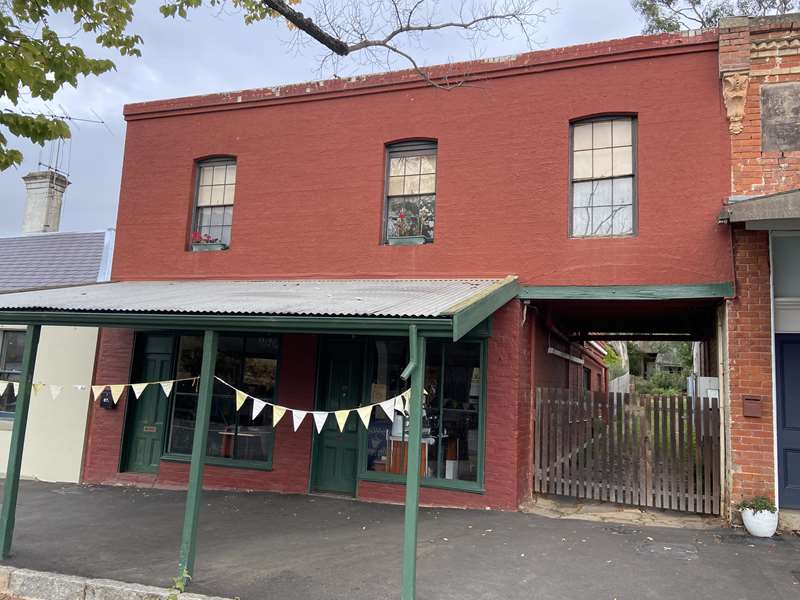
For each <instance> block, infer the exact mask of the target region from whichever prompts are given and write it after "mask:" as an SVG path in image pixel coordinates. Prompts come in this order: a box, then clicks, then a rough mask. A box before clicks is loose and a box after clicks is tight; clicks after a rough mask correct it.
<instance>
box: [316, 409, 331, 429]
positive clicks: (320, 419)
mask: <svg viewBox="0 0 800 600" xmlns="http://www.w3.org/2000/svg"><path fill="white" fill-rule="evenodd" d="M312 414H313V415H314V424H315V425H316V426H317V433H322V428H323V427H325V421H327V420H328V413H327V412H325V411H322V410H315V411H313V412H312Z"/></svg>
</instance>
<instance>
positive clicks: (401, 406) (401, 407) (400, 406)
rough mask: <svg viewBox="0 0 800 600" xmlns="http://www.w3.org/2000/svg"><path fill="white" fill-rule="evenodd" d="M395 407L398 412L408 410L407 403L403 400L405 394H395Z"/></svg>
mask: <svg viewBox="0 0 800 600" xmlns="http://www.w3.org/2000/svg"><path fill="white" fill-rule="evenodd" d="M394 409H395V410H396V411H397V412H400V413H404V412H406V405H405V403H404V402H403V395H402V394H400V395H399V396H395V398H394Z"/></svg>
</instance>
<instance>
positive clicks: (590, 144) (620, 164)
mask: <svg viewBox="0 0 800 600" xmlns="http://www.w3.org/2000/svg"><path fill="white" fill-rule="evenodd" d="M635 126H636V121H635V119H634V118H633V117H603V118H598V119H591V120H586V121H579V122H576V123H573V124H572V128H571V129H572V132H571V133H572V165H571V171H572V175H571V205H570V235H571V236H572V237H595V236H615V235H616V236H619V235H631V234H633V232H634V227H635V224H634V219H635V214H636V211H635V201H636V197H635V196H636V194H635V185H634V177H635V163H636V161H635V154H634V146H635Z"/></svg>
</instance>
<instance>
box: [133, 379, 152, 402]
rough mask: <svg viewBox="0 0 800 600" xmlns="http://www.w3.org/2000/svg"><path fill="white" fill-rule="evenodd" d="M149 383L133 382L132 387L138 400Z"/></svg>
mask: <svg viewBox="0 0 800 600" xmlns="http://www.w3.org/2000/svg"><path fill="white" fill-rule="evenodd" d="M147 385H148V384H146V383H132V384H131V389H132V390H133V395H134V396H135V397H136V399H137V400H138V399H139V396H141V395H142V392H143V391H144V390H145V388H146V387H147Z"/></svg>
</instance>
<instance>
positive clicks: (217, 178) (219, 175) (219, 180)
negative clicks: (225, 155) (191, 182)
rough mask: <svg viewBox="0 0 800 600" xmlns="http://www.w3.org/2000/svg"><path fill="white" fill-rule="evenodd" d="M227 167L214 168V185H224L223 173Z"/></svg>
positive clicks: (218, 166)
mask: <svg viewBox="0 0 800 600" xmlns="http://www.w3.org/2000/svg"><path fill="white" fill-rule="evenodd" d="M226 171H227V167H226V166H225V165H217V166H215V167H214V185H222V184H224V183H225V173H226Z"/></svg>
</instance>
